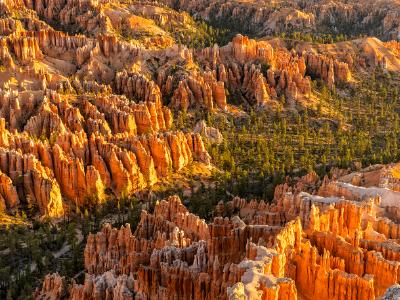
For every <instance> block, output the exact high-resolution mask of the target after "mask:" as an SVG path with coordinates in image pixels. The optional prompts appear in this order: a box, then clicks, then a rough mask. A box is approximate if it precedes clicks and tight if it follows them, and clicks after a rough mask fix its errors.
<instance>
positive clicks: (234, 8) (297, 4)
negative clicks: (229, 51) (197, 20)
mask: <svg viewBox="0 0 400 300" xmlns="http://www.w3.org/2000/svg"><path fill="white" fill-rule="evenodd" d="M161 2H162V3H165V4H167V5H169V6H170V7H173V8H175V9H180V10H185V11H187V12H189V13H191V14H197V15H200V16H201V17H202V18H204V19H206V20H213V21H218V22H221V23H222V24H223V22H226V23H228V24H235V28H237V29H239V30H241V31H242V32H248V33H251V34H253V35H257V36H268V35H274V34H280V33H287V32H302V33H315V32H316V33H321V31H322V32H326V33H335V32H336V33H337V32H345V33H350V34H365V35H375V36H378V37H380V38H384V39H397V38H398V37H399V33H400V21H399V18H398V17H399V13H400V6H399V3H398V2H396V1H388V0H379V1H373V0H362V1H357V2H354V1H353V2H349V1H340V0H339V1H330V2H326V1H305V2H304V1H286V2H282V3H276V2H268V1H245V2H244V1H237V0H235V1H229V2H228V3H226V2H225V1H220V0H200V1H196V2H193V1H190V0H178V1H172V0H161Z"/></svg>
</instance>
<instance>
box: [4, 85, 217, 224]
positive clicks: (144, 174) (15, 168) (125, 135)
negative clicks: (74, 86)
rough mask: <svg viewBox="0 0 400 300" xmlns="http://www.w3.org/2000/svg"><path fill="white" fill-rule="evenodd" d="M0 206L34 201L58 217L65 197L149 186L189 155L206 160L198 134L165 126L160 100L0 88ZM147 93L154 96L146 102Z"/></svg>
mask: <svg viewBox="0 0 400 300" xmlns="http://www.w3.org/2000/svg"><path fill="white" fill-rule="evenodd" d="M0 95H1V97H2V102H1V103H2V104H1V106H0V107H1V109H0V128H1V139H0V170H1V173H0V174H1V176H0V179H1V188H0V195H1V198H0V206H1V207H2V209H3V210H6V211H12V210H13V209H16V208H18V205H19V204H29V205H32V206H33V207H37V208H38V209H39V211H40V214H41V215H48V216H50V217H59V216H62V215H63V214H64V206H65V204H68V203H72V204H74V205H85V204H88V203H89V202H90V201H95V202H96V203H101V202H102V201H104V199H105V198H106V195H105V191H106V189H108V190H111V191H112V192H113V193H114V194H115V195H116V196H117V197H120V196H126V195H129V194H132V193H134V192H137V191H139V190H141V189H144V188H146V187H149V186H151V185H153V184H155V183H156V182H158V181H160V179H161V178H163V177H165V176H168V175H169V174H170V173H171V172H178V171H180V170H181V169H182V168H184V167H186V166H187V165H189V164H190V163H191V162H192V161H193V160H197V161H200V162H203V163H205V164H209V163H210V157H209V155H208V153H207V151H206V150H205V147H204V144H203V141H202V138H201V137H200V136H199V135H198V134H194V133H186V134H184V133H182V132H175V131H170V128H171V126H172V115H171V111H170V110H169V109H168V108H166V107H164V106H162V104H161V103H160V100H159V99H158V100H157V99H153V98H151V99H149V100H148V101H147V102H139V103H136V102H133V101H129V100H128V99H127V98H125V97H123V96H106V95H101V96H87V95H86V96H64V95H60V94H58V93H57V92H55V91H50V90H46V91H44V92H36V93H34V92H28V91H26V92H23V93H22V92H21V93H19V92H17V91H13V92H10V91H2V92H1V94H0ZM152 100H153V101H152Z"/></svg>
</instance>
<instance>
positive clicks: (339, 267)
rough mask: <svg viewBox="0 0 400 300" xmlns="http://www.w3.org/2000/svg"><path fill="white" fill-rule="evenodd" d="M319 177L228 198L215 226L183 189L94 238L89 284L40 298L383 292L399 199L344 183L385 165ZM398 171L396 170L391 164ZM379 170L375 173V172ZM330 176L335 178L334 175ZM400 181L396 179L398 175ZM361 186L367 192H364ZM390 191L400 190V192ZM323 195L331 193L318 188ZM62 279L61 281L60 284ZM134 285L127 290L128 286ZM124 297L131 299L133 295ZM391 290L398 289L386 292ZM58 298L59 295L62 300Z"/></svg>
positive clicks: (389, 278)
mask: <svg viewBox="0 0 400 300" xmlns="http://www.w3.org/2000/svg"><path fill="white" fill-rule="evenodd" d="M393 168H397V166H390V167H385V168H382V167H379V168H378V169H374V170H371V169H368V170H363V171H361V173H354V174H344V176H341V177H337V175H335V174H339V172H336V173H334V175H333V177H332V178H331V179H328V178H325V179H324V180H320V179H319V178H318V176H317V175H316V174H315V173H310V174H308V175H306V176H304V177H303V178H301V179H299V180H298V181H297V182H294V183H290V184H289V183H285V184H283V185H280V186H278V187H277V188H276V191H275V199H274V201H273V202H272V203H270V204H267V203H264V202H257V201H255V200H253V201H250V202H248V201H246V200H245V199H240V198H234V199H233V200H232V201H230V202H227V203H225V204H224V203H222V202H221V203H219V204H218V206H217V207H216V209H215V215H216V217H215V218H214V221H213V222H211V223H209V224H207V223H206V222H205V221H204V220H200V219H199V218H198V217H196V216H195V215H193V214H191V213H189V212H188V211H187V209H186V208H185V206H184V205H182V203H181V201H180V199H179V198H178V197H177V196H174V197H170V198H168V199H165V200H162V201H160V202H157V203H156V205H155V208H154V213H153V214H150V213H148V212H146V211H143V212H142V215H141V219H140V223H139V225H138V227H137V228H136V230H135V232H134V233H132V231H131V228H130V227H129V225H126V226H123V227H121V228H120V229H116V228H112V227H111V226H110V225H106V226H104V228H103V229H102V231H101V232H98V233H97V234H91V235H89V237H88V240H87V245H86V248H85V253H84V256H85V268H86V272H87V275H86V279H85V282H84V284H83V285H78V284H72V285H70V286H66V285H63V287H62V288H61V287H60V286H59V285H58V284H56V283H57V282H62V279H61V277H60V276H59V275H57V274H55V275H51V276H47V277H46V279H45V281H44V283H43V288H42V290H41V291H39V290H38V291H37V294H36V297H37V299H45V297H53V295H57V293H60V290H65V291H67V292H66V293H67V295H68V297H69V299H94V298H95V297H99V298H96V299H160V298H162V299H174V298H179V299H298V298H300V299H317V298H319V299H377V298H379V297H381V296H383V295H384V294H385V293H386V295H394V294H395V293H396V284H398V283H399V281H400V277H399V274H400V269H399V268H400V263H399V257H400V253H399V245H398V244H397V239H398V238H399V235H400V229H399V226H398V225H397V224H396V222H397V221H398V219H397V218H396V217H393V214H392V213H391V212H392V211H393V210H394V209H395V208H398V207H399V204H398V203H399V202H398V201H392V202H390V201H388V200H387V199H386V198H385V197H387V196H386V195H383V194H382V195H381V194H379V193H378V194H376V195H375V196H369V194H368V192H369V193H372V191H373V190H374V189H376V188H374V187H368V186H367V187H365V186H364V187H360V186H356V185H351V184H349V183H347V184H349V185H351V188H350V186H349V189H348V190H349V192H348V194H347V195H343V193H339V192H338V191H337V190H334V189H328V188H327V185H328V184H331V185H340V184H345V183H346V181H347V180H349V178H353V177H354V176H359V175H357V174H362V176H364V177H365V178H372V177H370V176H372V175H371V172H376V170H379V174H380V179H377V177H376V176H375V175H373V178H374V180H378V181H380V182H386V181H385V180H384V179H385V178H389V177H390V176H389V177H388V176H387V174H388V172H390V170H392V169H393ZM388 170H389V171H388ZM374 174H375V173H374ZM328 181H329V183H328ZM392 181H393V180H392ZM357 188H362V189H363V190H364V197H359V195H358V194H357V192H356V189H357ZM391 193H392V194H391V197H395V199H396V200H398V199H400V194H399V193H398V192H396V191H391ZM319 195H322V196H319ZM51 287H53V288H51ZM121 289H123V290H124V291H125V292H124V294H123V296H121V294H120V291H121ZM124 297H125V298H124ZM386 297H389V296H386ZM55 299H57V297H56V298H55Z"/></svg>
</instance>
